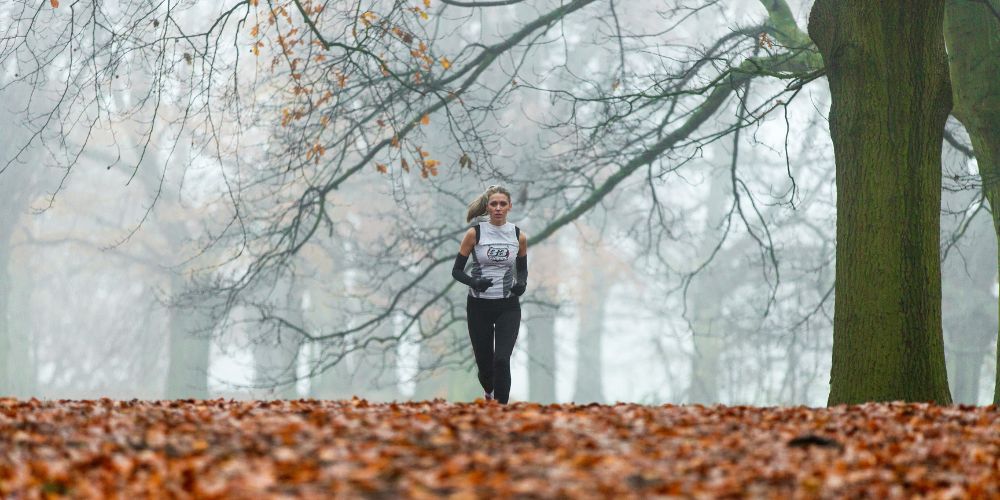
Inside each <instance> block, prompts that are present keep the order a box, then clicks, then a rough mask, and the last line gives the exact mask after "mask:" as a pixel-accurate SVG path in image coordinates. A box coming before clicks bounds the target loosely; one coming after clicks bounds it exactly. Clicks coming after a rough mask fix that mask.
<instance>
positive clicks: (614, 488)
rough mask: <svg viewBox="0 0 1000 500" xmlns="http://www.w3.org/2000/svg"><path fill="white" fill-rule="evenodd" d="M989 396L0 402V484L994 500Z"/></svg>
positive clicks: (13, 491) (188, 491)
mask: <svg viewBox="0 0 1000 500" xmlns="http://www.w3.org/2000/svg"><path fill="white" fill-rule="evenodd" d="M998 456H1000V412H998V411H997V409H996V407H994V406H989V407H962V406H935V405H930V404H902V403H888V404H866V405H860V406H839V407H834V408H818V409H817V408H805V407H787V408H756V407H744V406H708V407H706V406H699V405H691V406H673V405H665V406H643V405H634V404H617V405H586V406H581V405H571V404H565V405H548V406H545V405H537V404H531V403H516V404H511V405H507V406H502V405H498V404H494V403H486V402H482V401H479V402H476V403H458V404H456V403H447V402H444V401H441V400H434V401H428V402H414V403H390V404H374V403H369V402H367V401H365V400H361V399H354V400H350V401H315V400H296V401H232V400H229V401H224V400H207V401H192V400H179V401H137V400H133V401H113V400H109V399H102V400H97V401H38V400H34V399H32V400H30V401H18V400H14V399H0V495H2V496H4V497H11V496H13V497H18V498H29V497H38V496H59V495H73V496H82V497H107V496H109V495H112V494H114V495H118V496H120V497H123V498H136V497H143V496H158V497H161V496H195V497H202V498H216V497H240V498H246V497H262V496H264V497H268V496H270V497H280V496H299V497H315V498H319V497H329V496H334V495H335V496H338V497H348V498H350V497H361V498H371V497H377V498H396V497H400V496H403V497H411V498H433V497H442V496H446V497H452V498H482V497H505V496H506V497H515V496H516V497H528V498H530V497H580V498H586V497H614V498H622V497H633V498H648V497H653V496H675V495H681V496H696V497H698V496H702V497H748V496H749V497H771V496H783V497H801V498H812V497H831V496H835V497H841V496H849V497H855V496H859V495H868V496H876V497H883V498H884V497H907V498H909V497H914V496H925V497H935V498H953V497H954V498H958V497H980V498H987V497H993V498H996V497H998V496H1000V462H998Z"/></svg>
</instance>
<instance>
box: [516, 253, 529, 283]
mask: <svg viewBox="0 0 1000 500" xmlns="http://www.w3.org/2000/svg"><path fill="white" fill-rule="evenodd" d="M514 270H515V271H517V282H518V283H522V284H525V285H526V284H528V256H527V255H518V256H517V258H516V259H514Z"/></svg>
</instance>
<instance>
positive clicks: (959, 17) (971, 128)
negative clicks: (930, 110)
mask: <svg viewBox="0 0 1000 500" xmlns="http://www.w3.org/2000/svg"><path fill="white" fill-rule="evenodd" d="M985 1H986V2H992V5H993V6H994V7H995V8H997V9H1000V2H997V1H996V0H985ZM944 36H945V42H946V43H947V44H948V53H949V62H950V70H951V82H952V88H953V91H954V100H955V117H957V118H958V119H959V120H961V122H962V124H963V125H965V129H966V130H967V131H968V132H969V137H970V138H971V139H972V148H973V150H974V151H975V153H976V162H977V163H978V165H979V174H980V175H981V176H982V179H983V192H984V194H985V195H986V199H987V200H989V203H990V207H991V208H992V212H993V226H994V231H995V232H996V235H997V238H998V241H1000V209H998V208H997V207H1000V79H998V76H1000V19H997V18H996V17H995V16H994V15H993V12H991V10H990V8H989V6H987V5H985V4H984V3H981V2H972V1H968V0H951V1H949V2H947V9H946V15H945V22H944ZM997 256H998V257H997V258H998V263H1000V253H998V254H997ZM998 342H1000V336H998ZM998 349H1000V344H998ZM996 382H997V384H996V387H995V388H994V392H993V402H994V403H995V404H1000V363H997V371H996Z"/></svg>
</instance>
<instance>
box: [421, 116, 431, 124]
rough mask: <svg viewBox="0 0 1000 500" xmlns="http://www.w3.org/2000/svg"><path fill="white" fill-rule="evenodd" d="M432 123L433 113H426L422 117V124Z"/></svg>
mask: <svg viewBox="0 0 1000 500" xmlns="http://www.w3.org/2000/svg"><path fill="white" fill-rule="evenodd" d="M430 123H431V115H424V116H423V118H421V119H420V124H421V125H430Z"/></svg>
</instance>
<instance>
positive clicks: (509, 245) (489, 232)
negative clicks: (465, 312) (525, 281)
mask: <svg viewBox="0 0 1000 500" xmlns="http://www.w3.org/2000/svg"><path fill="white" fill-rule="evenodd" d="M477 233H478V234H479V241H478V242H477V243H476V246H475V248H473V249H472V253H471V254H470V256H471V257H472V259H471V260H472V273H470V275H471V276H472V277H473V278H488V279H491V280H493V285H492V286H490V287H489V288H487V289H486V291H485V292H477V291H475V290H473V289H472V288H469V295H471V296H473V297H477V298H480V299H505V298H507V297H510V296H511V292H510V289H511V287H512V286H514V259H515V258H517V251H518V248H519V247H520V244H519V242H518V237H519V233H520V231H518V230H517V226H515V225H514V224H513V223H510V222H508V223H506V224H504V225H502V226H494V225H493V224H490V223H489V222H480V223H479V230H478V231H477Z"/></svg>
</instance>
